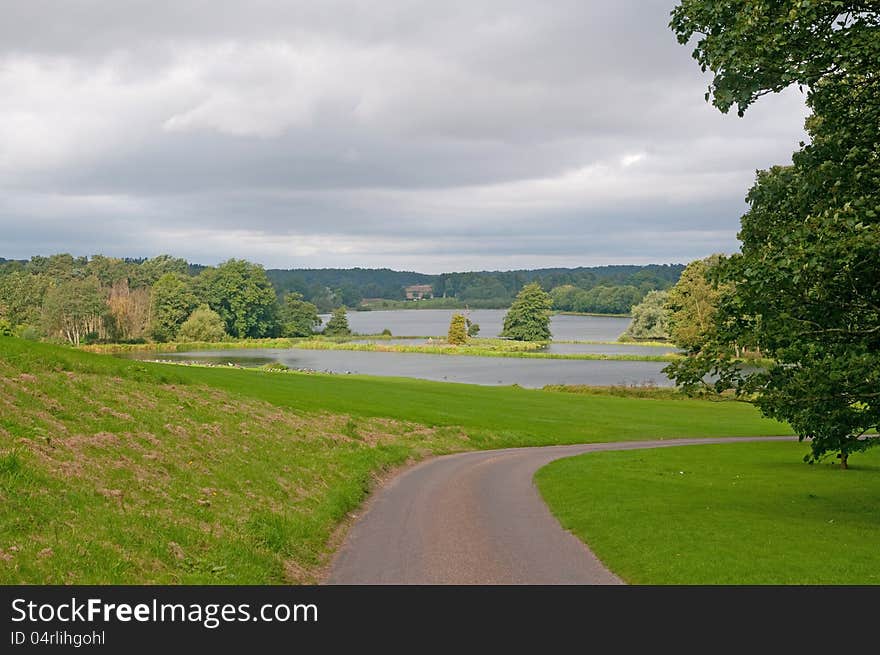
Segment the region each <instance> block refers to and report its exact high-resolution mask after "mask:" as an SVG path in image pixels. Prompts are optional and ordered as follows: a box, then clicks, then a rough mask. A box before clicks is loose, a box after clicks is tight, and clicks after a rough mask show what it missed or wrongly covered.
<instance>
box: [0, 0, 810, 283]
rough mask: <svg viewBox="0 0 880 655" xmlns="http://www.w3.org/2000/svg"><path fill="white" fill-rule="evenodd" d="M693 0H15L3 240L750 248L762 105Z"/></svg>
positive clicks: (789, 103) (494, 260)
mask: <svg viewBox="0 0 880 655" xmlns="http://www.w3.org/2000/svg"><path fill="white" fill-rule="evenodd" d="M673 5H674V0H625V1H622V0H601V1H600V0H571V1H569V0H552V1H548V0H535V1H526V0H497V1H494V0H463V1H459V0H445V1H444V2H437V1H436V0H430V1H428V0H424V1H422V0H382V1H381V2H377V1H375V0H371V1H368V0H321V1H320V2H319V1H316V0H277V1H275V0H249V1H248V2H241V1H240V0H236V1H233V0H175V2H173V3H157V2H155V0H143V1H142V0H65V1H64V2H56V1H54V0H3V11H2V19H0V256H5V257H7V258H9V257H16V258H24V257H29V256H31V255H33V254H50V253H53V252H72V253H74V254H77V255H87V254H95V253H102V254H106V255H114V256H153V255H156V254H159V253H166V252H167V253H170V254H173V255H176V256H181V257H185V258H187V259H189V260H191V261H195V262H199V263H203V264H214V263H217V262H219V261H223V260H224V259H227V258H229V257H245V258H248V259H251V260H253V261H257V262H260V263H262V264H264V265H266V266H267V267H281V268H302V267H351V266H364V267H386V266H387V267H390V268H396V269H406V270H418V271H423V272H441V271H450V270H478V269H512V268H535V267H549V266H592V265H601V264H610V263H654V262H656V263H664V262H687V261H689V260H691V259H694V258H697V257H702V256H705V255H708V254H710V253H712V252H732V251H734V250H736V249H737V241H736V232H737V229H738V225H739V217H740V215H741V214H742V213H743V211H744V209H745V204H744V201H743V198H744V196H745V194H746V191H747V190H748V187H749V186H750V185H751V183H752V180H753V178H754V172H755V170H756V169H758V168H766V167H768V166H770V165H773V164H785V163H789V162H790V158H791V153H792V151H793V150H795V149H796V148H797V146H798V142H799V141H801V140H802V139H804V138H805V137H804V134H803V129H802V125H803V118H804V116H805V113H806V112H805V109H804V104H803V97H802V96H801V95H800V94H799V93H798V92H797V91H796V90H791V91H787V92H785V93H783V94H780V95H777V96H771V97H767V98H764V99H762V100H761V102H759V103H758V104H757V105H756V106H755V107H753V108H752V109H750V110H749V112H748V113H747V115H746V117H745V118H743V119H740V118H737V117H736V115H735V114H729V115H722V114H721V113H719V112H718V111H717V110H716V109H714V108H713V107H711V105H709V104H707V103H706V102H705V101H704V99H703V94H704V93H705V90H706V85H707V82H708V79H707V77H706V76H704V75H703V74H701V73H700V70H699V67H698V66H697V64H696V63H695V62H694V61H693V60H692V59H691V58H690V51H691V49H692V48H690V47H684V46H680V45H678V43H677V42H676V40H675V37H674V35H673V34H672V32H671V31H670V30H669V28H668V27H667V23H668V14H669V11H670V9H671V8H672V6H673Z"/></svg>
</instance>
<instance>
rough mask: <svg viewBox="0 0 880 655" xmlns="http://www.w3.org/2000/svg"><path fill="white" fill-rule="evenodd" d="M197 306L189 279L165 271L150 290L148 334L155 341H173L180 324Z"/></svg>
mask: <svg viewBox="0 0 880 655" xmlns="http://www.w3.org/2000/svg"><path fill="white" fill-rule="evenodd" d="M197 306H198V302H197V301H196V296H195V294H194V293H193V291H192V288H191V282H190V279H189V278H187V277H185V276H183V275H181V274H179V273H165V274H164V275H162V276H161V277H159V279H158V280H157V281H156V283H155V284H154V285H153V288H152V290H151V291H150V334H151V336H152V337H153V339H155V340H156V341H173V340H174V339H175V338H176V337H177V332H178V330H180V326H181V325H183V322H184V321H185V320H186V319H187V317H188V316H189V315H190V314H191V313H192V311H193V310H194V309H195V308H196V307H197Z"/></svg>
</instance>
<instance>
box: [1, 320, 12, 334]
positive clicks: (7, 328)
mask: <svg viewBox="0 0 880 655" xmlns="http://www.w3.org/2000/svg"><path fill="white" fill-rule="evenodd" d="M11 336H12V324H11V323H10V322H9V321H7V320H6V319H5V318H0V337H11Z"/></svg>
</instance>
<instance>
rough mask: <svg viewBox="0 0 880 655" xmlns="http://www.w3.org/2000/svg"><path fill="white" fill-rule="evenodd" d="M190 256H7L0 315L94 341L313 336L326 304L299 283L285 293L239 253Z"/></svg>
mask: <svg viewBox="0 0 880 655" xmlns="http://www.w3.org/2000/svg"><path fill="white" fill-rule="evenodd" d="M193 273H194V271H193V270H192V268H191V267H190V266H189V265H188V264H187V263H186V262H185V261H184V260H182V259H175V258H172V257H167V256H163V257H157V258H154V259H149V260H142V261H138V260H122V259H114V258H108V257H101V256H96V257H93V258H91V259H87V258H74V257H71V256H70V255H55V256H52V257H35V258H33V259H32V260H30V261H29V262H26V263H21V262H5V263H4V264H3V265H2V267H0V319H2V321H3V323H4V325H5V326H7V329H10V330H12V331H14V332H16V333H18V334H21V335H23V336H34V337H41V336H48V337H56V338H61V339H64V340H66V341H68V342H70V343H73V344H80V343H82V342H84V341H97V340H108V341H117V342H124V341H138V340H143V339H146V338H151V339H154V340H156V341H171V340H175V339H186V340H195V339H198V340H206V341H216V340H220V339H223V338H225V337H234V338H247V337H250V338H259V337H270V336H308V335H310V334H312V333H313V332H314V330H315V328H316V327H318V326H320V324H321V321H320V319H319V318H318V312H317V308H316V307H315V305H314V304H312V303H309V302H306V301H305V300H304V299H303V298H302V296H301V295H299V294H296V293H289V294H286V295H285V296H284V298H283V299H282V300H281V302H279V301H278V298H277V296H276V293H275V289H274V287H273V286H272V284H271V282H270V281H269V278H268V276H267V275H266V271H265V270H263V268H262V267H261V266H259V265H257V264H252V263H250V262H247V261H244V260H240V259H231V260H229V261H227V262H224V263H223V264H220V265H219V266H217V267H202V268H201V269H200V270H198V272H197V273H196V274H193Z"/></svg>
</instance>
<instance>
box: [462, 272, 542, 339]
mask: <svg viewBox="0 0 880 655" xmlns="http://www.w3.org/2000/svg"><path fill="white" fill-rule="evenodd" d="M550 309H551V300H550V295H549V294H548V293H547V292H545V291H544V290H543V289H542V288H541V286H540V285H539V284H536V283H532V284H527V285H525V286H524V287H523V288H522V289H521V290H520V292H519V293H518V294H517V296H516V298H515V299H514V301H513V304H512V305H511V306H510V309H508V310H507V314H505V316H504V326H503V329H502V332H501V336H502V337H504V338H507V339H512V340H514V341H549V340H550ZM479 333H480V326H479V324H478V323H474V322H472V321H471V320H470V318H468V317H467V316H465V315H464V314H453V315H452V320H451V321H450V322H449V332H448V334H447V335H446V341H447V342H449V343H451V344H453V345H462V344H465V343H467V340H468V338H470V337H476V336H477V335H478V334H479Z"/></svg>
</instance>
